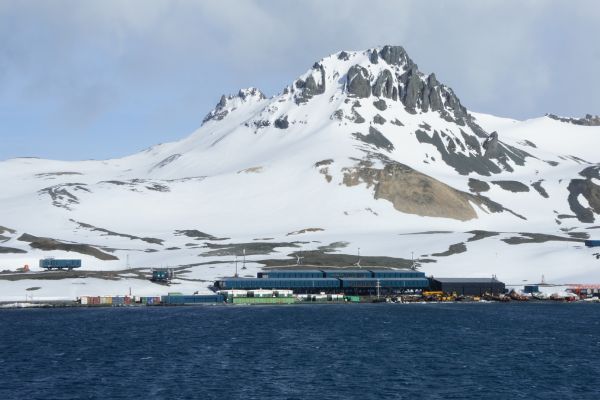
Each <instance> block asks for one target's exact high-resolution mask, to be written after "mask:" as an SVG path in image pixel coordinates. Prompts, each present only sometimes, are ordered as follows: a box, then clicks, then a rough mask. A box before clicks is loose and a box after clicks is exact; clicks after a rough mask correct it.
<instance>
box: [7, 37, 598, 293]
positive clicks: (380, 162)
mask: <svg viewBox="0 0 600 400" xmlns="http://www.w3.org/2000/svg"><path fill="white" fill-rule="evenodd" d="M599 146H600V127H598V126H579V125H575V124H573V123H568V122H561V121H558V120H556V119H552V118H550V117H542V118H537V119H533V120H528V121H516V120H510V119H506V118H498V117H494V116H490V115H484V114H477V113H469V112H468V111H467V110H466V109H465V108H464V107H463V106H462V105H461V104H460V100H459V99H458V97H457V96H456V95H455V93H454V92H453V91H452V89H450V88H448V87H447V86H445V85H443V84H442V83H440V82H438V81H437V79H436V77H435V76H434V75H433V74H430V75H425V74H423V73H421V72H420V71H419V70H418V67H417V65H416V64H415V63H414V62H413V61H412V60H411V59H410V58H409V57H408V55H407V54H406V52H405V51H404V50H403V49H402V48H401V47H390V46H385V47H383V48H378V49H371V50H367V51H359V52H340V53H336V54H334V55H331V56H329V57H326V58H324V59H322V60H320V61H318V62H316V63H315V64H314V65H313V67H312V68H311V69H310V70H308V71H307V72H306V73H305V74H303V75H302V76H300V77H299V78H298V79H296V80H295V81H293V82H292V83H291V84H290V85H289V86H288V87H286V88H284V90H283V91H282V93H281V94H278V95H276V96H273V97H272V98H266V97H265V96H264V95H263V94H262V93H261V92H260V91H259V90H258V89H255V88H250V89H245V90H241V91H240V92H239V93H238V94H236V95H232V96H223V97H222V98H221V100H220V101H219V103H218V104H217V106H216V107H215V109H214V110H212V111H211V112H210V113H209V114H208V115H207V116H206V118H205V119H204V122H203V124H202V126H201V127H200V128H199V129H198V130H197V131H196V132H194V133H192V134H191V135H190V136H188V137H186V138H184V139H182V140H180V141H178V142H173V143H165V144H160V145H157V146H154V147H152V148H150V149H148V150H146V151H144V152H141V153H138V154H134V155H131V156H129V157H125V158H122V159H114V160H105V161H80V162H63V161H54V160H41V159H31V158H27V159H24V158H23V159H13V160H7V161H4V162H0V180H1V181H2V182H4V185H3V191H2V192H1V193H0V210H2V211H0V270H1V269H6V270H11V271H14V270H16V269H17V268H19V267H21V266H23V265H24V264H28V265H30V266H33V270H34V272H33V273H31V276H29V275H28V276H27V278H30V279H28V280H22V278H23V277H24V275H22V274H21V275H19V274H16V275H15V274H13V275H10V276H19V277H20V278H19V280H16V281H15V280H8V278H7V276H4V278H2V276H0V278H2V279H0V293H4V296H5V297H6V296H21V295H22V293H23V290H24V287H25V286H27V287H41V289H38V290H36V291H35V292H36V295H38V296H42V297H43V296H51V297H61V292H62V291H64V293H68V296H71V295H73V293H75V294H94V293H98V294H113V293H114V294H117V293H122V291H123V287H125V286H127V287H129V286H131V285H133V286H134V287H136V288H138V290H139V291H140V292H144V293H150V292H153V291H154V292H156V293H164V292H165V291H167V290H170V289H168V288H166V287H163V286H158V285H153V284H151V283H149V282H146V281H144V280H142V279H140V278H141V277H142V276H141V275H136V274H135V273H134V274H133V275H134V276H128V275H127V266H128V264H129V267H131V268H134V269H135V268H142V269H143V270H142V272H144V271H145V272H147V269H148V268H150V267H158V266H167V265H168V266H186V265H187V266H188V267H187V268H185V269H182V270H181V273H180V274H179V275H178V276H179V280H178V281H177V283H178V284H180V285H181V286H180V288H182V290H184V289H185V290H188V289H189V290H192V289H195V290H200V291H205V290H207V289H206V288H207V286H208V284H209V281H210V280H213V279H214V278H216V277H219V276H227V275H231V274H233V272H234V265H233V258H234V256H235V255H240V256H241V252H242V249H243V248H247V250H248V252H247V253H248V257H247V258H248V260H254V261H260V260H268V259H286V258H290V256H288V255H289V254H292V253H295V252H299V251H301V252H310V251H320V253H323V254H356V253H357V251H358V248H360V249H361V250H360V252H361V254H362V255H363V256H367V257H368V256H389V257H396V258H399V259H410V257H411V253H414V255H415V257H420V258H422V259H423V260H424V261H427V262H423V266H422V269H423V270H424V271H425V272H427V273H428V274H434V275H438V276H441V275H446V276H460V275H465V274H466V275H469V276H491V275H492V274H496V275H497V276H498V277H499V278H500V279H504V280H506V281H509V282H521V281H523V280H530V281H531V280H536V279H539V277H540V276H541V275H542V274H545V276H546V279H547V280H550V279H554V280H556V281H560V282H564V281H567V280H573V281H596V280H600V272H599V269H598V266H599V265H600V264H599V262H600V261H598V260H597V259H596V257H595V256H594V255H593V254H594V253H596V252H595V251H593V250H591V249H587V248H585V247H584V246H583V245H582V239H584V238H586V237H588V236H590V235H592V236H593V234H594V233H595V232H600V231H598V230H594V228H595V227H596V225H600V224H598V223H597V222H596V219H597V218H598V214H599V213H600V176H599V172H598V171H599V170H600V167H599V164H598V159H597V155H596V152H595V149H597V148H598V147H599ZM471 231H485V232H487V233H485V234H479V235H475V233H469V232H471ZM423 232H428V233H423ZM525 234H529V235H525ZM44 238H46V239H44ZM47 239H52V240H47ZM339 242H343V243H339ZM332 243H337V244H336V245H335V246H333V247H332V248H325V249H323V248H321V249H319V247H322V246H328V245H330V244H332ZM66 250H68V251H66ZM49 256H53V257H56V258H59V257H71V258H72V257H77V258H82V259H83V260H84V269H85V270H89V271H98V270H100V271H111V270H112V271H120V272H115V275H114V276H113V278H114V279H115V280H112V281H111V280H103V279H96V278H89V277H88V278H85V279H83V283H84V284H81V282H80V283H77V282H75V281H74V280H73V279H70V280H67V279H64V280H60V281H54V282H52V283H50V281H45V280H42V279H39V278H40V277H43V276H42V275H43V274H42V275H40V274H39V273H37V274H36V272H35V271H36V270H37V268H36V265H37V260H39V259H40V258H44V257H49ZM128 259H129V261H127V260H128ZM373 262H375V260H374V259H373ZM194 264H196V265H194ZM261 265H263V264H261V263H252V264H248V269H247V270H246V271H244V273H246V274H252V273H254V272H255V271H256V270H257V269H259V268H260V267H261ZM135 271H137V270H135ZM40 282H41V283H40ZM57 282H62V283H63V284H62V285H61V284H59V283H57ZM132 282H133V283H132ZM28 285H29V286H28ZM73 285H75V286H73ZM67 288H68V289H67ZM91 292H94V293H91ZM99 292H105V293H99ZM0 297H2V294H0Z"/></svg>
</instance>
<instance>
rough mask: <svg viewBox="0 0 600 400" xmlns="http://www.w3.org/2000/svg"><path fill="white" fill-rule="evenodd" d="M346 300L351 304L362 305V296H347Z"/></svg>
mask: <svg viewBox="0 0 600 400" xmlns="http://www.w3.org/2000/svg"><path fill="white" fill-rule="evenodd" d="M344 299H345V300H346V301H349V302H351V303H360V296H346V297H345V298H344Z"/></svg>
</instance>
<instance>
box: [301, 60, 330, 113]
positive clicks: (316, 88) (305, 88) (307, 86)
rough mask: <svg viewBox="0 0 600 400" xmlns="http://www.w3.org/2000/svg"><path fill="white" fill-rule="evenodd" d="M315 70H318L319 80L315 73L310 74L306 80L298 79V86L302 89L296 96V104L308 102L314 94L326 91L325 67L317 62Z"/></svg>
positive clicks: (314, 66)
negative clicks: (316, 78)
mask: <svg viewBox="0 0 600 400" xmlns="http://www.w3.org/2000/svg"><path fill="white" fill-rule="evenodd" d="M313 70H317V71H318V73H317V75H318V76H319V82H318V83H317V81H316V80H315V78H314V76H313V75H309V76H308V77H307V78H306V80H304V81H303V80H302V79H298V80H297V81H296V88H298V89H300V91H299V93H298V94H297V96H296V104H302V103H306V102H307V101H308V100H310V99H312V98H313V97H314V96H316V95H319V94H323V93H325V68H324V67H323V65H322V64H319V63H315V65H313Z"/></svg>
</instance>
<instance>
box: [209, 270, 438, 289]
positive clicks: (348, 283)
mask: <svg viewBox="0 0 600 400" xmlns="http://www.w3.org/2000/svg"><path fill="white" fill-rule="evenodd" d="M428 287H429V281H428V280H427V278H426V277H425V274H424V273H423V272H419V271H414V270H411V269H397V270H394V269H377V268H353V269H341V268H335V269H333V268H323V269H274V270H269V271H263V272H259V273H258V274H257V277H256V278H223V279H220V280H217V281H216V282H215V288H216V289H218V290H231V289H238V290H251V289H271V290H277V289H290V290H293V291H294V292H295V293H344V294H353V295H375V294H376V293H378V292H379V293H380V294H395V293H404V292H408V291H410V292H414V291H421V290H424V289H427V288H428Z"/></svg>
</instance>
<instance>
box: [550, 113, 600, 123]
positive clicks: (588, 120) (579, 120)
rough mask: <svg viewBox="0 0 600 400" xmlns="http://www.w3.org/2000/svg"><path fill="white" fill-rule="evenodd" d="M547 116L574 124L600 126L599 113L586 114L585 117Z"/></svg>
mask: <svg viewBox="0 0 600 400" xmlns="http://www.w3.org/2000/svg"><path fill="white" fill-rule="evenodd" d="M546 116H547V117H548V118H552V119H555V120H557V121H560V122H567V123H570V124H574V125H583V126H600V116H598V115H592V114H586V115H585V117H583V118H565V117H559V116H558V115H554V114H546Z"/></svg>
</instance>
